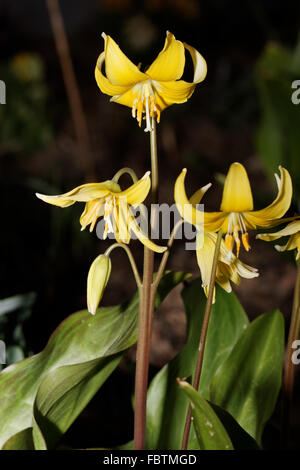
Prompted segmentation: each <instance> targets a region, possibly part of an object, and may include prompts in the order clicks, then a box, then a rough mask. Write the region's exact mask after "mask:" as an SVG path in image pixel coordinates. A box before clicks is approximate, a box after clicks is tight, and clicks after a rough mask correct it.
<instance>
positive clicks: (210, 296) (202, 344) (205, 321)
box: [181, 230, 222, 450]
mask: <svg viewBox="0 0 300 470" xmlns="http://www.w3.org/2000/svg"><path fill="white" fill-rule="evenodd" d="M221 241H222V230H219V232H218V236H217V240H216V246H215V253H214V258H213V264H212V269H211V275H210V282H209V289H208V296H207V301H206V307H205V312H204V318H203V324H202V329H201V335H200V342H199V351H198V358H197V364H196V370H195V375H194V381H193V387H194V389H195V390H198V388H199V383H200V378H201V371H202V365H203V357H204V350H205V343H206V338H207V330H208V325H209V319H210V313H211V308H212V303H213V297H214V289H215V283H216V274H217V266H218V258H219V252H220V246H221ZM191 417H192V414H191V408H190V407H189V409H188V413H187V417H186V422H185V428H184V432H183V439H182V447H181V448H182V450H185V449H187V446H188V441H189V434H190V428H191Z"/></svg>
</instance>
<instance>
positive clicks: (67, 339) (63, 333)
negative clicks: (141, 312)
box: [0, 273, 185, 448]
mask: <svg viewBox="0 0 300 470" xmlns="http://www.w3.org/2000/svg"><path fill="white" fill-rule="evenodd" d="M175 278H176V282H181V281H182V280H183V279H184V278H185V274H184V273H182V274H181V276H180V275H179V276H177V275H176V276H174V274H173V273H168V274H167V275H166V276H165V277H164V278H163V279H162V282H161V288H162V289H164V292H165V294H164V295H166V294H167V293H168V292H167V290H166V289H165V288H164V282H165V281H166V282H167V283H168V285H169V286H170V289H171V288H173V287H175V284H173V285H171V283H170V279H175ZM170 289H169V290H170ZM160 298H161V300H162V299H163V295H160ZM137 316H138V296H137V295H135V296H134V297H133V299H132V300H131V301H130V302H127V303H126V304H124V305H118V306H114V307H105V308H100V309H98V311H97V314H96V315H95V316H92V315H91V314H89V313H88V312H87V311H80V312H77V313H75V314H73V315H71V316H69V317H68V318H67V319H66V320H64V321H63V322H62V323H61V324H60V326H59V327H58V328H57V329H56V330H55V332H54V333H53V334H52V336H51V337H50V340H49V342H48V344H47V345H46V347H45V349H44V350H43V351H42V352H41V353H39V354H37V355H35V356H32V357H30V358H28V359H25V360H23V361H21V362H18V363H16V364H13V365H12V366H10V367H7V368H6V369H4V370H3V371H2V372H1V373H0V396H1V397H2V403H1V408H0V447H2V446H3V444H4V443H5V442H6V441H7V440H8V439H9V438H10V437H11V436H13V435H14V434H16V433H19V432H20V431H22V430H23V429H26V428H29V427H33V430H34V441H35V444H36V446H37V447H38V448H39V447H43V442H42V441H41V439H40V437H41V436H40V435H39V429H38V428H39V427H40V428H41V429H42V432H43V437H44V438H45V440H46V442H47V444H48V447H49V445H50V447H51V446H52V445H54V443H55V442H56V441H57V439H58V438H59V436H60V435H61V434H62V433H63V432H65V431H66V429H67V428H68V427H69V426H70V424H71V423H72V422H73V421H74V419H75V418H76V417H77V416H78V414H79V413H80V411H81V410H82V408H83V406H85V405H86V404H87V402H88V401H89V400H90V399H91V398H92V396H93V395H94V393H96V391H97V390H98V389H99V387H100V386H101V385H102V383H103V382H104V381H105V380H106V378H107V377H108V375H109V374H110V373H111V372H112V371H113V370H114V368H115V367H116V366H117V365H118V362H119V361H120V360H121V353H122V352H124V351H125V350H126V349H128V348H129V347H130V346H131V345H133V344H134V343H135V342H136V340H137ZM54 385H55V387H54ZM51 387H52V389H51ZM76 400H77V401H76ZM78 401H79V403H78ZM33 411H34V412H33ZM35 419H36V422H34V420H35Z"/></svg>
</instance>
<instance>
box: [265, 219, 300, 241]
mask: <svg viewBox="0 0 300 470" xmlns="http://www.w3.org/2000/svg"><path fill="white" fill-rule="evenodd" d="M297 232H300V221H299V220H295V221H294V222H292V223H290V224H288V225H287V226H286V227H284V228H283V229H282V230H278V232H273V233H260V234H258V235H256V238H259V239H260V240H264V241H266V242H270V241H273V240H277V239H278V238H281V237H286V236H289V235H294V234H295V233H297Z"/></svg>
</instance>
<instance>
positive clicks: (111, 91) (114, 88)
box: [95, 52, 128, 96]
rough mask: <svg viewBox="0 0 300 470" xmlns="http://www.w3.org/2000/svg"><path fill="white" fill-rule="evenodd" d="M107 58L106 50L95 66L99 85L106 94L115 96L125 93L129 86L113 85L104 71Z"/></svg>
mask: <svg viewBox="0 0 300 470" xmlns="http://www.w3.org/2000/svg"><path fill="white" fill-rule="evenodd" d="M104 60H105V52H102V53H101V54H100V55H99V57H98V60H97V64H96V67H95V78H96V82H97V85H98V87H99V88H100V90H101V91H102V93H105V94H106V95H110V96H114V95H120V94H122V93H125V92H126V91H127V90H128V86H127V85H126V86H121V85H113V84H112V83H111V82H110V81H109V80H108V79H107V78H106V77H105V76H104V74H103V73H102V66H103V62H104Z"/></svg>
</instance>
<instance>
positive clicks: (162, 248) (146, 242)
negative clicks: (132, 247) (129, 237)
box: [127, 211, 167, 253]
mask: <svg viewBox="0 0 300 470" xmlns="http://www.w3.org/2000/svg"><path fill="white" fill-rule="evenodd" d="M127 220H128V223H129V227H130V229H131V230H132V231H133V232H134V233H135V235H136V236H137V238H138V239H139V240H140V242H142V243H143V245H145V246H146V247H147V248H149V250H152V251H154V252H156V253H164V251H166V250H167V247H166V246H158V245H156V244H155V243H154V242H152V241H151V240H150V239H149V238H148V237H147V235H146V234H145V233H144V232H143V231H142V230H141V228H140V226H139V225H138V223H137V221H136V220H135V218H134V217H133V216H132V214H131V213H130V211H128V218H127Z"/></svg>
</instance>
